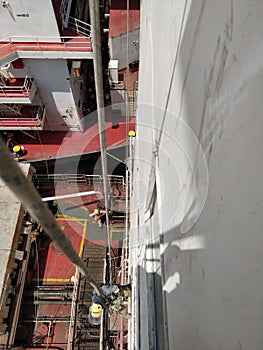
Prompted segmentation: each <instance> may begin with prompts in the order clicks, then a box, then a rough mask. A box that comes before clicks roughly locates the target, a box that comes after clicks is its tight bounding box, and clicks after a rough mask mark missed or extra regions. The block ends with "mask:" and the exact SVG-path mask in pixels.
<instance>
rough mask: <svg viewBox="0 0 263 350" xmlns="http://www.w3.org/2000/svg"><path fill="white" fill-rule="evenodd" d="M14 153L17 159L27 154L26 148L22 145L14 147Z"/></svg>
mask: <svg viewBox="0 0 263 350" xmlns="http://www.w3.org/2000/svg"><path fill="white" fill-rule="evenodd" d="M13 153H14V155H15V156H16V157H17V158H21V157H24V156H25V155H26V154H27V151H26V150H25V147H24V146H22V145H15V146H14V147H13Z"/></svg>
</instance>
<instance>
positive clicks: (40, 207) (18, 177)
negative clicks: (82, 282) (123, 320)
mask: <svg viewBox="0 0 263 350" xmlns="http://www.w3.org/2000/svg"><path fill="white" fill-rule="evenodd" d="M0 164H2V165H1V166H0V176H1V178H2V179H3V181H4V182H5V183H6V185H7V186H8V187H9V188H10V189H11V190H12V191H13V193H14V194H15V195H16V197H17V199H18V200H19V201H21V203H22V204H23V206H24V208H25V209H26V210H27V211H28V212H29V213H30V215H31V216H32V217H33V218H34V219H35V220H36V221H37V222H38V223H39V224H40V225H41V226H42V228H43V229H44V231H45V232H46V233H47V234H48V235H49V237H50V238H51V239H52V240H53V241H54V242H55V243H56V244H57V245H58V247H59V248H60V249H61V250H62V251H63V253H64V254H65V255H66V256H67V258H68V259H69V260H70V261H71V262H72V263H73V264H74V265H75V266H76V267H77V269H78V270H79V271H80V272H81V273H82V274H83V275H84V276H85V277H86V278H87V280H88V282H89V283H90V284H91V286H92V287H93V288H94V289H95V291H96V293H98V295H99V296H100V297H101V299H102V303H103V306H104V307H105V308H106V309H108V308H107V306H106V305H105V302H104V300H105V297H104V295H103V293H102V292H101V291H100V288H99V286H98V285H97V283H96V281H95V280H94V278H93V277H92V276H91V274H90V273H89V270H88V268H87V266H86V264H85V263H84V261H82V260H81V259H80V257H79V256H78V254H77V253H76V251H75V250H74V248H73V246H72V244H71V242H70V240H69V239H68V238H67V237H66V236H65V235H64V233H63V231H62V230H61V228H60V227H59V225H58V223H57V221H56V220H55V218H54V216H53V214H52V212H51V211H50V210H49V208H48V206H47V204H46V203H44V202H42V198H41V197H40V195H39V193H38V192H37V190H36V188H35V187H34V185H33V183H32V182H30V181H29V180H28V179H27V178H26V177H25V175H24V174H23V172H22V170H21V169H20V167H19V166H18V164H17V162H16V161H15V160H14V159H13V158H12V156H11V154H10V152H9V150H8V149H7V147H6V145H5V141H4V140H3V139H2V137H0Z"/></svg>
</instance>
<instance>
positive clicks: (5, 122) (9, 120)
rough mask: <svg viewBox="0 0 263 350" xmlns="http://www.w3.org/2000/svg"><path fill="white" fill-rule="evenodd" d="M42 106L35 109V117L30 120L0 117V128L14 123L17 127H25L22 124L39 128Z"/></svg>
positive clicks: (41, 118)
mask: <svg viewBox="0 0 263 350" xmlns="http://www.w3.org/2000/svg"><path fill="white" fill-rule="evenodd" d="M44 111H45V107H44V106H42V105H41V106H38V108H37V109H36V113H35V117H31V118H25V117H16V118H13V117H12V118H10V117H5V116H0V126H10V124H13V123H16V124H17V125H19V126H25V125H24V124H22V123H23V122H24V123H26V122H27V123H35V126H39V124H40V123H42V121H43V118H44Z"/></svg>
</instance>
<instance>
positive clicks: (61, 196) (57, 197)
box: [42, 191, 100, 202]
mask: <svg viewBox="0 0 263 350" xmlns="http://www.w3.org/2000/svg"><path fill="white" fill-rule="evenodd" d="M99 193H100V192H97V191H86V192H77V193H70V194H61V195H60V196H53V197H45V198H42V201H43V202H49V201H53V200H58V199H64V198H73V197H81V196H92V195H95V194H99Z"/></svg>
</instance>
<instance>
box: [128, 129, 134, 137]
mask: <svg viewBox="0 0 263 350" xmlns="http://www.w3.org/2000/svg"><path fill="white" fill-rule="evenodd" d="M135 135H136V132H135V131H134V130H130V131H129V132H128V136H130V137H135Z"/></svg>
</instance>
